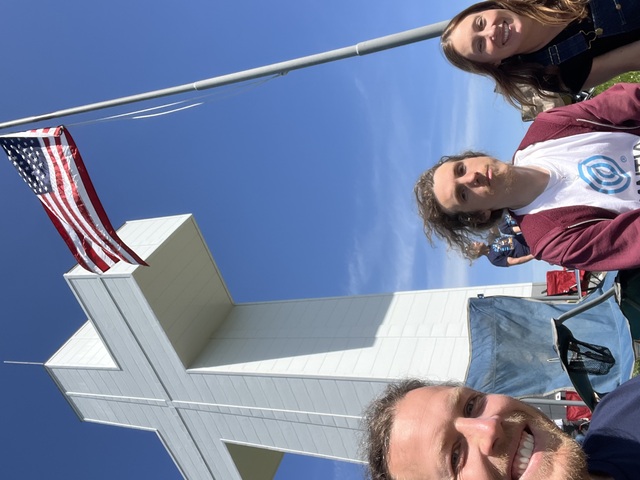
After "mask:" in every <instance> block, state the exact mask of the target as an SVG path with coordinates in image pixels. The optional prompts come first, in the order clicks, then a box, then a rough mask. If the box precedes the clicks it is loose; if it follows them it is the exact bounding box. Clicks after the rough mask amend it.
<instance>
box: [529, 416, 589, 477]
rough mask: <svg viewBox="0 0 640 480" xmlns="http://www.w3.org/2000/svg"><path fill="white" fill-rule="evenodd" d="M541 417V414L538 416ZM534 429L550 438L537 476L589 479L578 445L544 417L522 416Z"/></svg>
mask: <svg viewBox="0 0 640 480" xmlns="http://www.w3.org/2000/svg"><path fill="white" fill-rule="evenodd" d="M540 415H541V414H540ZM524 417H525V418H527V419H528V422H529V423H530V424H532V425H533V426H534V427H535V428H537V429H539V430H541V431H543V432H545V433H547V435H548V437H549V438H550V441H549V445H548V446H547V451H546V452H545V455H544V456H543V458H542V464H541V466H540V470H539V474H540V479H544V480H586V479H589V478H590V477H589V473H588V471H587V461H586V455H585V454H584V452H583V451H582V448H580V445H578V443H577V442H576V441H575V440H574V439H572V438H571V437H570V436H569V435H567V434H566V433H564V432H563V431H562V430H560V429H559V428H558V427H557V426H556V425H555V424H554V423H553V422H552V421H551V420H549V419H547V418H546V417H539V416H537V415H536V416H533V415H526V414H525V415H524Z"/></svg>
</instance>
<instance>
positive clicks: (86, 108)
mask: <svg viewBox="0 0 640 480" xmlns="http://www.w3.org/2000/svg"><path fill="white" fill-rule="evenodd" d="M447 24H448V21H444V22H439V23H434V24H431V25H427V26H424V27H419V28H414V29H412V30H406V31H404V32H400V33H395V34H393V35H387V36H384V37H379V38H374V39H372V40H367V41H364V42H360V43H358V44H357V45H354V46H351V47H344V48H339V49H336V50H330V51H327V52H323V53H318V54H315V55H309V56H306V57H300V58H296V59H293V60H288V61H285V62H279V63H274V64H271V65H266V66H263V67H257V68H252V69H249V70H244V71H241V72H236V73H230V74H227V75H222V76H218V77H213V78H209V79H206V80H200V81H197V82H191V83H188V84H184V85H178V86H175V87H169V88H164V89H160V90H153V91H150V92H145V93H140V94H137V95H129V96H126V97H120V98H116V99H113V100H106V101H102V102H96V103H91V104H87V105H82V106H79V107H73V108H67V109H63V110H57V111H55V112H51V113H45V114H42V115H35V116H31V117H24V118H19V119H17V120H11V121H8V122H2V123H0V129H3V128H8V127H14V126H17V125H24V124H26V123H33V122H39V121H43V120H51V119H53V118H59V117H66V116H69V115H76V114H79V113H86V112H91V111H95V110H101V109H104V108H111V107H116V106H119V105H126V104H129V103H135V102H141V101H144V100H150V99H153V98H160V97H166V96H169V95H176V94H180V93H187V92H191V91H200V90H206V89H210V88H215V87H221V86H223V85H229V84H232V83H238V82H243V81H246V80H253V79H255V78H261V77H266V76H269V75H274V74H279V75H284V74H286V73H288V72H290V71H292V70H299V69H301V68H306V67H311V66H314V65H320V64H323V63H328V62H333V61H336V60H342V59H344V58H349V57H354V56H364V55H368V54H371V53H376V52H380V51H383V50H388V49H390V48H395V47H400V46H403V45H408V44H411V43H415V42H420V41H423V40H428V39H430V38H434V37H437V36H439V35H440V34H441V33H442V31H443V30H444V28H445V27H446V25H447Z"/></svg>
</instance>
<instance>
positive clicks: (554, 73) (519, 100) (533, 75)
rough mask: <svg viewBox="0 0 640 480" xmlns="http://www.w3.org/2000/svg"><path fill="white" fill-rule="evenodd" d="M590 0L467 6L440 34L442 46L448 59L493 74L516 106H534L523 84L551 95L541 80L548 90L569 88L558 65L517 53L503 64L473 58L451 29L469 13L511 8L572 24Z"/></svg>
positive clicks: (512, 0) (495, 0) (500, 0)
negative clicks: (463, 51)
mask: <svg viewBox="0 0 640 480" xmlns="http://www.w3.org/2000/svg"><path fill="white" fill-rule="evenodd" d="M588 3H589V1H588V0H491V1H485V2H479V3H476V4H474V5H471V6H470V7H467V8H465V9H464V10H463V11H461V12H460V13H458V14H457V15H456V16H455V17H453V18H452V19H451V21H450V22H449V24H448V25H447V27H446V28H445V30H444V32H443V34H442V36H441V37H440V43H441V46H442V50H443V52H444V55H445V57H446V58H447V60H449V62H450V63H451V64H452V65H454V66H455V67H458V68H459V69H461V70H464V71H466V72H470V73H477V74H479V75H484V76H487V77H490V78H493V80H495V82H496V91H497V92H498V93H501V94H502V95H504V97H505V99H506V100H507V101H508V102H509V103H510V104H511V105H513V106H515V107H516V108H520V106H521V105H529V106H531V100H530V99H529V98H528V97H527V96H526V95H525V94H524V93H523V92H522V91H521V89H520V88H521V87H520V86H522V85H527V86H530V87H531V88H533V89H534V91H535V92H536V93H538V94H539V95H540V96H542V97H547V98H548V97H549V94H548V93H547V92H546V91H545V90H543V89H542V87H541V80H544V81H545V83H546V84H547V87H546V88H547V90H553V91H557V92H560V93H563V92H567V93H568V92H569V89H568V88H567V87H566V86H565V85H564V84H563V82H562V80H561V79H560V76H559V75H558V68H557V67H556V66H554V65H549V66H544V65H540V64H538V63H531V62H522V61H520V60H519V59H515V58H513V57H512V58H510V59H505V60H503V61H502V63H501V64H500V65H493V64H490V63H480V62H477V61H472V60H469V59H467V58H465V57H463V56H462V55H460V54H459V53H458V52H457V51H456V50H455V49H454V48H453V45H452V44H451V40H450V38H451V33H452V32H453V30H454V29H455V28H456V27H457V26H458V25H459V24H460V22H461V21H462V20H463V19H464V18H465V17H467V16H468V15H471V14H474V13H478V12H483V11H485V10H492V9H504V10H509V11H511V12H514V13H516V14H518V15H520V16H523V17H528V18H531V19H533V20H536V21H538V22H540V23H542V24H543V25H563V24H568V23H570V22H572V21H574V20H580V19H583V18H585V17H586V16H587V14H588V8H587V7H588Z"/></svg>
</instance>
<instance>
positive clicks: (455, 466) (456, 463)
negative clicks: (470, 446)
mask: <svg viewBox="0 0 640 480" xmlns="http://www.w3.org/2000/svg"><path fill="white" fill-rule="evenodd" d="M460 457H461V454H460V444H459V443H458V444H456V445H455V446H454V447H453V451H452V452H451V470H452V471H453V473H454V474H455V475H457V474H458V473H459V470H460Z"/></svg>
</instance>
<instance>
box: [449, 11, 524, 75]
mask: <svg viewBox="0 0 640 480" xmlns="http://www.w3.org/2000/svg"><path fill="white" fill-rule="evenodd" d="M526 33H528V32H523V17H521V16H520V15H518V14H516V13H513V12H511V11H509V10H503V9H491V10H484V11H482V12H477V13H472V14H469V15H467V16H466V17H464V18H463V19H462V20H461V21H460V23H458V25H457V26H456V27H455V28H454V29H453V30H452V31H451V34H450V35H449V42H450V43H451V46H452V47H453V49H454V50H455V51H456V52H458V53H459V54H460V55H462V56H463V57H464V58H466V59H468V60H471V61H474V62H479V63H491V64H494V65H498V64H500V62H502V60H504V59H505V58H508V57H511V56H513V55H517V54H520V53H527V52H525V51H524V49H525V46H524V40H525V39H526Z"/></svg>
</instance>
